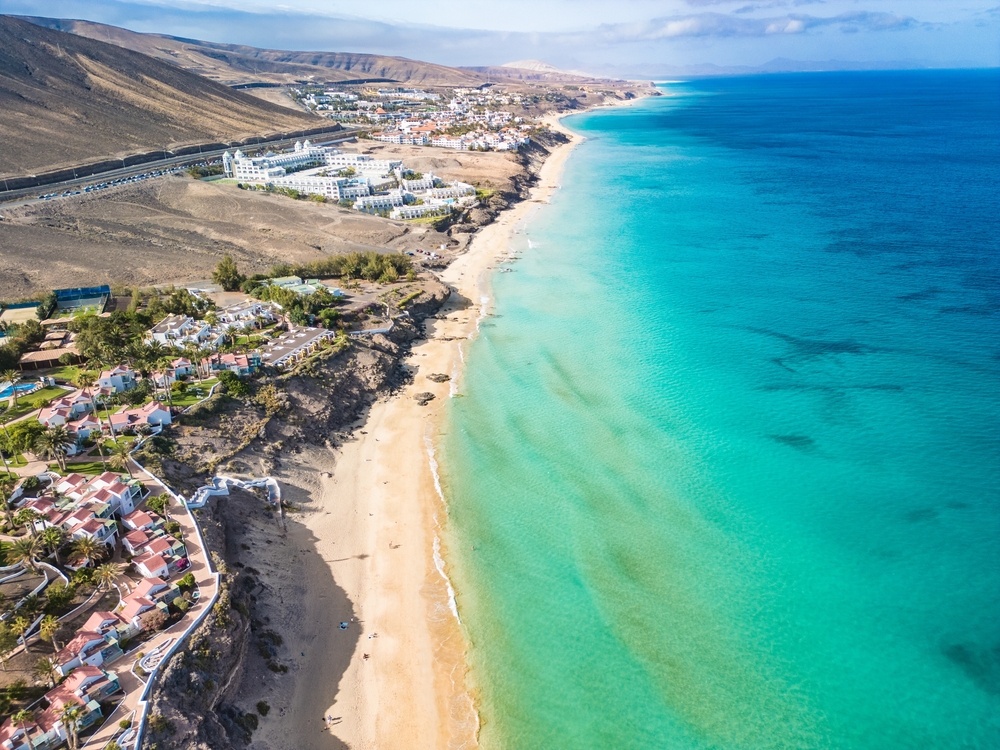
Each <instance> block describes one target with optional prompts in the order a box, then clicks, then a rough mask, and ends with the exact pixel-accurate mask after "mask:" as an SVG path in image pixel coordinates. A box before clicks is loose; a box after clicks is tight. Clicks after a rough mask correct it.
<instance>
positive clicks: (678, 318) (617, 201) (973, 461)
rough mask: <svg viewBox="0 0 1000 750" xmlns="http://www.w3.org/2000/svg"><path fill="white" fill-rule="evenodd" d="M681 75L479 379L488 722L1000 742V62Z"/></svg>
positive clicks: (476, 529) (478, 598)
mask: <svg viewBox="0 0 1000 750" xmlns="http://www.w3.org/2000/svg"><path fill="white" fill-rule="evenodd" d="M660 90H661V91H662V92H663V93H664V94H665V96H663V97H660V98H655V99H649V100H646V101H644V102H642V103H640V104H639V105H637V106H635V107H632V108H626V109H616V110H606V111H600V112H595V113H590V114H585V115H580V116H576V117H573V118H570V119H568V120H566V121H565V122H566V123H567V124H568V125H569V126H570V127H571V128H573V129H575V130H577V131H579V132H580V133H582V134H583V135H585V136H586V138H587V140H586V141H585V142H584V143H583V144H582V145H581V146H580V147H579V148H578V149H577V150H576V151H575V152H574V153H573V154H572V156H571V157H570V159H569V162H568V164H567V167H566V171H565V173H564V175H563V178H562V184H563V187H562V189H561V190H560V191H559V192H558V194H557V195H556V197H555V198H554V200H553V202H552V204H551V205H549V206H545V207H542V208H540V209H539V210H538V211H537V212H536V213H535V214H533V215H532V216H531V218H530V219H529V220H528V221H527V222H526V224H525V226H524V227H523V228H522V231H521V232H520V233H518V234H517V235H516V236H515V238H514V243H515V245H516V246H517V247H518V248H519V249H521V250H522V251H523V252H522V257H521V258H520V259H519V260H517V261H516V262H513V263H511V264H510V265H509V267H510V268H512V269H513V272H512V273H507V274H498V275H497V276H496V278H495V281H494V288H495V296H496V315H495V316H493V317H491V318H489V319H488V320H486V321H485V322H484V323H483V327H482V330H481V334H480V336H479V338H478V339H477V340H476V341H475V342H474V344H473V345H472V346H471V347H470V348H469V350H468V352H467V353H466V360H467V369H466V372H465V375H464V378H463V380H462V381H461V383H460V386H459V389H458V397H456V398H454V399H452V400H451V402H450V404H449V414H448V420H447V424H446V429H445V434H444V435H443V437H442V444H441V455H442V458H443V461H442V468H443V479H444V486H445V494H446V497H447V500H448V503H449V525H448V530H447V532H448V535H447V552H448V555H447V557H448V561H449V564H450V567H451V574H452V577H453V580H454V582H455V584H456V589H457V591H458V605H459V609H460V612H461V615H462V620H463V623H464V627H465V630H466V634H467V637H468V639H469V643H470V655H469V657H470V665H471V682H472V685H473V690H474V694H475V697H476V699H477V701H478V705H479V708H480V711H481V717H482V722H483V724H482V731H481V738H480V739H481V742H482V745H483V747H484V748H486V749H487V750H495V749H498V748H505V749H510V750H522V749H529V748H538V749H539V750H541V749H543V748H544V749H545V750H553V749H555V748H573V749H580V750H584V749H589V748H595V749H596V748H613V749H616V750H624V749H626V748H671V749H675V748H676V749H677V750H694V749H698V750H707V749H708V748H724V749H733V750H735V749H737V748H748V749H749V748H775V749H778V748H782V749H784V748H831V749H837V750H855V749H862V748H864V749H870V750H876V749H878V750H884V749H887V748H889V749H896V748H920V749H922V750H929V749H932V748H1000V199H998V187H1000V72H998V71H932V72H898V73H884V72H879V73H849V74H840V73H830V74H803V75H780V76H760V77H747V78H730V79H711V80H699V81H690V82H684V83H673V84H665V85H663V86H661V87H660ZM473 547H474V549H473Z"/></svg>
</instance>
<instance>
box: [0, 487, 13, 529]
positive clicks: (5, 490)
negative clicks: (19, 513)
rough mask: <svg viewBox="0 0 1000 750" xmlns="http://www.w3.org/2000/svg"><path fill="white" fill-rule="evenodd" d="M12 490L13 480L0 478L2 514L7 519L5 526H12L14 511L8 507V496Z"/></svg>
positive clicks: (11, 527)
mask: <svg viewBox="0 0 1000 750" xmlns="http://www.w3.org/2000/svg"><path fill="white" fill-rule="evenodd" d="M13 491H14V482H12V481H11V480H10V479H0V503H2V504H3V514H4V516H5V517H6V519H7V527H8V528H9V529H12V530H13V528H14V511H13V509H12V508H11V507H10V496H11V493H12V492H13Z"/></svg>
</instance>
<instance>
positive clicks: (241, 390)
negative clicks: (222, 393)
mask: <svg viewBox="0 0 1000 750" xmlns="http://www.w3.org/2000/svg"><path fill="white" fill-rule="evenodd" d="M219 382H221V383H222V385H223V387H224V388H225V389H226V393H228V394H229V395H230V396H233V397H234V398H242V397H244V396H247V395H249V394H250V389H249V388H248V387H247V384H246V383H244V382H243V381H242V380H240V376H239V375H237V374H236V373H235V372H233V371H232V370H222V371H221V372H220V373H219Z"/></svg>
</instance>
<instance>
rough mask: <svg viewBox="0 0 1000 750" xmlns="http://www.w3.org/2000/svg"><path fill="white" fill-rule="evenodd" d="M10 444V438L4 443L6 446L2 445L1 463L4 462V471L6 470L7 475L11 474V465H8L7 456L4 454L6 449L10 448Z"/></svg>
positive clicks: (0, 446) (0, 451) (0, 452)
mask: <svg viewBox="0 0 1000 750" xmlns="http://www.w3.org/2000/svg"><path fill="white" fill-rule="evenodd" d="M4 429H6V428H4ZM8 443H10V438H7V439H6V440H5V441H4V444H2V445H0V461H3V470H4V471H5V472H6V473H7V474H10V464H8V463H7V456H5V455H4V454H3V452H4V448H5V447H9V446H8V445H7V444H8Z"/></svg>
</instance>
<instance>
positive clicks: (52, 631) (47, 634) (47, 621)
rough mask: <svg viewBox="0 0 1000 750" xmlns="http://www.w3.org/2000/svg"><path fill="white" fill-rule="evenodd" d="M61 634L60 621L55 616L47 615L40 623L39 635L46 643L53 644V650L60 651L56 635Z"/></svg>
mask: <svg viewBox="0 0 1000 750" xmlns="http://www.w3.org/2000/svg"><path fill="white" fill-rule="evenodd" d="M58 632H59V620H57V619H56V618H55V616H54V615H45V617H43V618H42V621H41V622H40V623H38V635H39V636H40V637H41V639H42V640H43V641H45V642H46V643H51V644H52V648H54V649H55V650H56V651H58V650H59V642H58V641H57V640H56V633H58Z"/></svg>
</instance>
